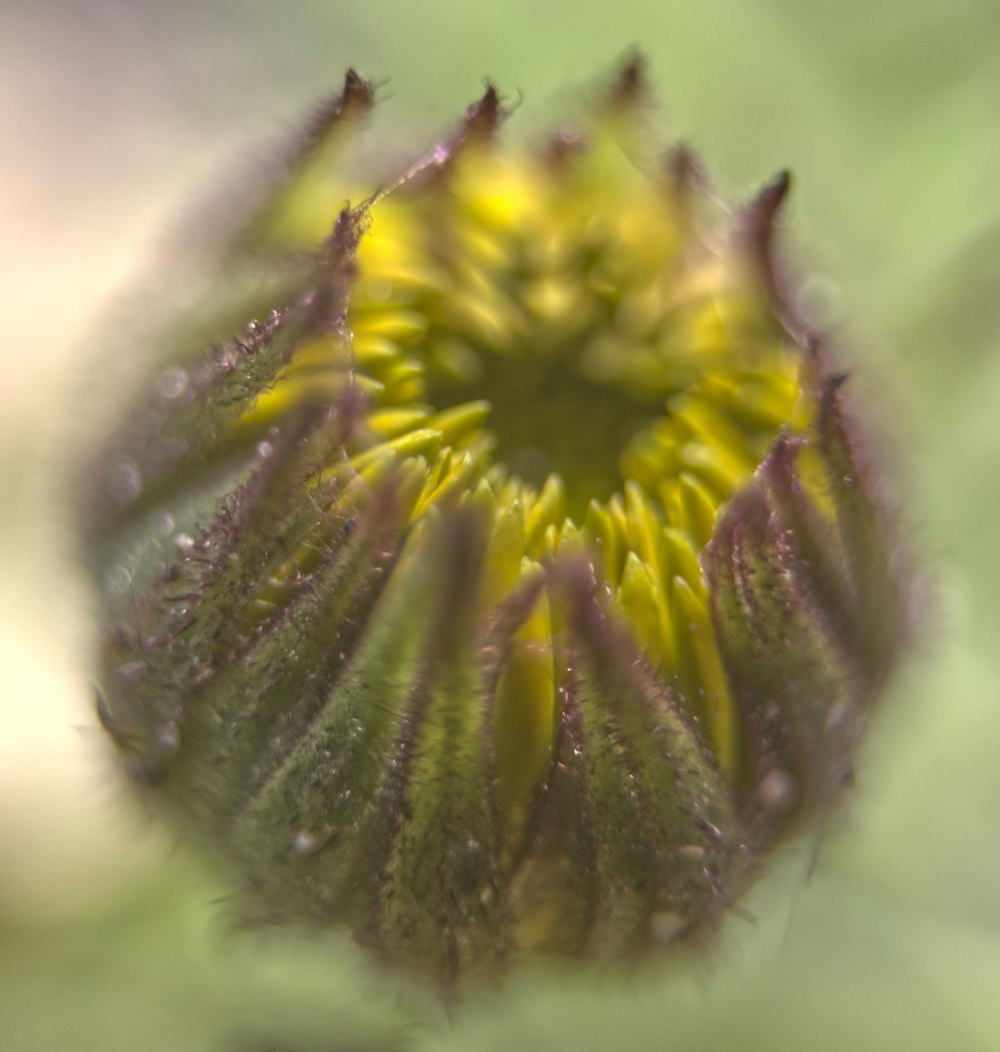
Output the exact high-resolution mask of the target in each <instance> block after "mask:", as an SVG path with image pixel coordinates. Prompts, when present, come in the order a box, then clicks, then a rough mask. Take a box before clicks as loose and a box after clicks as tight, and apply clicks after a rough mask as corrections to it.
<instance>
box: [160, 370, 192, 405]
mask: <svg viewBox="0 0 1000 1052" xmlns="http://www.w3.org/2000/svg"><path fill="white" fill-rule="evenodd" d="M156 389H157V390H158V391H159V392H160V396H161V397H162V398H165V399H166V400H167V401H168V402H175V401H176V400H177V399H178V398H182V397H183V396H184V394H185V392H186V391H187V389H188V374H187V373H186V372H185V371H184V370H183V369H166V370H165V371H164V372H163V373H161V374H160V379H159V380H158V381H157V383H156Z"/></svg>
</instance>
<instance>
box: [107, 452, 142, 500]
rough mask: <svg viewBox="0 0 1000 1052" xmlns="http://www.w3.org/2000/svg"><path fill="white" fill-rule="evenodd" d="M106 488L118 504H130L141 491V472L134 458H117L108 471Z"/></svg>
mask: <svg viewBox="0 0 1000 1052" xmlns="http://www.w3.org/2000/svg"><path fill="white" fill-rule="evenodd" d="M108 489H109V490H110V492H111V496H112V497H114V499H115V500H116V501H118V503H119V504H131V503H132V502H133V501H134V500H135V499H136V498H137V497H138V496H139V494H140V493H141V492H142V473H141V472H140V471H139V465H138V464H137V463H136V462H135V461H134V460H119V461H117V462H116V463H115V464H113V465H112V467H111V470H110V471H109V472H108Z"/></svg>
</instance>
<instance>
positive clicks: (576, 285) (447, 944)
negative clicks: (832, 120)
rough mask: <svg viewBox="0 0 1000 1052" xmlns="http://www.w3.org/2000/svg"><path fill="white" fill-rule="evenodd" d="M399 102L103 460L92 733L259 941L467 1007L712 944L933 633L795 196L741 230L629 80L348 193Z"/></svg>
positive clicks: (202, 323)
mask: <svg viewBox="0 0 1000 1052" xmlns="http://www.w3.org/2000/svg"><path fill="white" fill-rule="evenodd" d="M376 94H377V93H376V90H375V89H374V88H373V86H372V85H371V84H370V83H369V82H368V81H366V80H365V79H364V78H362V77H361V76H359V75H358V74H356V73H354V72H353V71H352V72H349V73H348V74H347V77H346V81H345V84H344V87H343V90H342V91H341V92H340V93H338V94H337V95H336V96H335V97H333V98H331V99H330V100H328V101H327V102H326V103H325V104H324V105H323V106H322V107H321V108H320V109H319V110H318V111H317V112H316V114H315V115H314V118H313V119H312V121H311V122H310V123H309V125H308V127H307V128H306V129H305V130H304V132H303V133H302V135H301V136H300V138H299V141H298V143H297V146H296V148H295V150H294V151H293V152H291V153H290V154H289V156H288V157H287V163H286V165H285V167H284V169H283V171H282V174H281V177H280V178H278V179H276V180H275V181H274V182H273V183H272V184H271V185H270V186H269V188H268V189H266V190H262V191H260V193H259V194H258V196H257V198H256V200H255V201H254V203H253V204H252V206H251V207H249V208H248V209H247V212H246V214H245V216H243V217H242V218H241V219H240V220H239V222H238V223H236V224H234V228H233V229H232V230H231V231H230V232H229V233H228V234H226V236H225V237H224V238H222V241H223V242H224V243H223V244H222V246H221V247H220V249H219V251H218V252H217V254H216V256H217V258H216V259H215V261H214V262H213V264H212V276H211V277H210V279H209V282H208V286H209V289H210V292H209V294H208V295H207V296H206V297H205V300H204V302H202V303H201V304H200V305H198V306H197V307H196V308H194V309H193V310H192V311H191V314H190V316H189V317H186V318H185V319H184V320H183V321H182V322H179V323H177V324H176V325H174V326H173V327H171V328H170V329H169V330H168V333H167V336H166V337H165V338H163V339H161V340H160V346H159V348H158V349H157V351H156V353H155V355H151V357H150V362H151V364H150V375H149V378H148V380H147V381H146V382H144V383H142V384H140V385H139V389H138V390H137V392H136V393H135V395H134V396H133V398H132V408H131V410H130V411H129V412H128V413H127V414H126V416H125V418H124V419H123V420H122V421H121V422H119V423H117V424H116V425H114V426H113V427H111V428H109V429H108V433H107V435H106V438H105V440H104V444H103V446H102V448H101V452H100V454H99V455H98V456H97V457H96V459H95V461H94V466H93V467H92V468H91V469H90V470H89V471H88V472H87V473H86V474H85V478H84V485H83V487H82V489H83V490H85V493H86V497H85V499H84V500H83V503H84V505H85V507H84V511H83V516H82V517H83V520H84V534H85V545H86V551H87V558H88V561H89V563H90V565H91V568H92V572H93V577H94V580H95V581H96V583H97V587H98V591H99V594H100V602H101V622H102V628H101V634H100V642H99V650H100V655H99V668H98V671H97V674H96V677H95V681H96V685H97V693H98V702H97V705H98V711H99V715H100V720H101V722H102V723H103V725H104V727H105V729H106V730H107V731H108V732H109V734H110V736H111V738H112V739H113V741H114V743H115V746H116V748H117V752H118V755H119V756H120V758H121V761H122V765H123V767H124V769H125V771H126V772H127V774H128V775H129V776H130V778H131V779H132V780H133V781H134V782H135V783H137V784H138V786H139V787H140V788H141V790H142V791H143V793H145V794H146V795H147V797H148V799H149V800H150V801H152V802H154V804H155V806H157V807H158V808H159V809H161V810H162V811H164V812H166V813H167V814H168V815H169V816H170V817H171V819H172V820H173V821H174V822H175V823H177V824H178V825H179V826H181V827H182V828H183V829H184V830H185V831H186V832H187V833H188V834H189V835H190V836H192V837H193V838H194V839H195V840H198V841H201V842H202V843H204V844H206V845H209V846H210V847H211V848H212V849H213V850H214V851H215V852H216V853H217V854H218V855H219V856H220V857H221V858H222V859H224V861H225V864H226V865H227V867H228V869H229V871H230V873H231V874H232V877H233V880H234V882H235V883H236V884H237V885H238V887H239V889H240V901H241V908H242V909H243V910H244V911H245V913H246V915H247V916H249V917H250V918H252V919H259V920H262V921H269V922H279V923H284V922H290V923H293V924H299V925H301V924H305V925H307V926H319V927H327V926H330V925H335V924H346V925H347V926H348V928H349V929H350V930H351V931H352V932H353V934H354V936H355V938H356V939H357V940H358V941H359V942H361V943H362V944H363V945H365V946H368V947H370V948H371V949H372V950H373V951H374V953H375V954H376V955H377V956H378V957H379V958H381V959H383V960H386V961H390V962H392V963H394V964H397V965H400V966H401V967H403V968H404V969H406V970H408V971H411V972H415V973H417V974H420V975H423V976H425V977H427V978H429V979H431V980H432V981H433V982H434V983H436V984H438V985H442V986H445V987H451V986H453V985H454V984H455V983H456V982H461V981H463V980H467V979H482V978H492V977H498V976H501V975H503V974H504V973H505V972H507V971H508V970H509V969H510V968H511V967H512V965H514V964H515V963H516V962H517V961H518V960H519V959H522V958H523V957H525V956H528V955H533V954H545V955H555V956H558V957H566V958H580V959H594V960H602V961H635V960H637V959H639V958H642V957H645V956H647V955H649V954H650V953H652V952H654V951H656V950H658V949H660V948H662V947H666V946H668V945H672V944H675V943H685V942H690V943H699V942H704V941H705V939H706V938H707V937H709V936H711V935H712V934H713V933H714V931H715V930H716V928H717V927H718V925H719V923H720V922H721V920H722V919H723V918H724V916H725V915H727V914H728V913H729V912H730V911H732V910H733V908H734V906H735V905H736V903H737V901H738V899H739V897H740V896H741V895H742V893H743V892H744V891H745V890H746V888H747V887H748V886H749V884H750V883H751V881H752V879H753V878H754V877H755V876H756V875H757V874H758V873H759V872H760V870H761V868H762V866H763V865H764V863H765V860H766V858H767V856H768V853H769V852H770V851H771V850H772V849H773V848H774V847H775V845H776V844H778V843H779V842H780V841H781V840H782V839H784V838H786V837H788V836H790V835H791V834H793V833H796V832H800V831H802V830H803V829H821V828H822V826H823V824H824V823H825V822H826V821H827V820H828V819H829V817H830V816H831V815H832V813H833V812H834V810H835V809H836V807H837V805H838V803H839V802H840V801H841V799H842V796H843V793H844V791H845V789H846V788H847V787H848V785H849V784H850V782H851V776H852V770H853V762H854V756H855V752H856V749H857V746H858V743H859V741H860V738H861V733H862V729H863V728H864V726H865V724H866V722H867V719H868V716H869V713H870V710H871V707H872V705H873V704H874V702H875V701H876V699H877V697H878V694H879V692H880V691H881V689H882V687H883V685H884V682H885V680H886V677H887V676H888V674H889V673H890V672H891V671H892V669H893V667H894V665H895V663H896V661H897V658H898V656H899V654H900V652H901V648H902V644H903V641H904V639H905V638H906V635H907V631H908V628H909V621H910V619H911V614H910V606H911V599H910V593H909V586H908V585H907V583H906V580H905V577H904V573H903V570H902V569H901V565H902V564H901V561H900V559H899V558H898V554H897V550H896V549H897V544H896V541H895V540H894V530H893V526H892V524H891V522H890V520H889V517H888V512H887V511H886V508H885V506H884V498H883V495H882V493H881V489H880V484H879V481H878V475H877V472H876V470H875V469H874V468H873V466H872V464H871V459H872V457H871V455H870V450H869V449H868V448H867V446H866V445H865V440H864V432H863V430H862V429H861V428H860V427H859V425H858V423H857V421H856V419H855V416H856V412H855V411H854V410H852V408H851V405H850V395H851V383H850V381H849V380H846V382H845V379H846V378H845V375H844V373H843V372H842V371H841V367H840V365H838V362H837V358H836V355H835V353H834V351H832V350H831V349H830V347H829V346H828V343H827V341H826V340H825V339H824V337H823V335H822V334H821V333H819V332H816V331H814V330H813V328H812V327H811V326H810V325H808V324H807V323H806V322H805V321H803V320H801V319H800V318H799V317H798V316H797V314H796V312H795V310H794V309H793V308H792V306H791V304H790V303H789V301H788V297H787V295H786V291H785V280H784V278H785V275H784V272H783V269H782V265H781V261H780V258H779V255H778V252H777V249H776V241H777V240H778V239H779V235H780V226H781V218H780V217H781V214H782V207H783V202H784V199H785V197H786V195H787V192H788V188H789V178H788V176H787V174H785V173H781V174H779V175H778V176H776V177H774V178H773V179H771V180H770V181H768V182H766V183H765V184H764V185H763V187H762V188H761V189H760V190H759V191H758V192H757V193H756V194H755V195H753V196H752V198H751V199H749V200H748V201H746V202H745V203H743V204H741V205H739V206H736V207H732V208H730V207H728V206H726V205H725V204H723V203H722V202H721V201H720V200H719V198H718V197H717V196H716V194H715V193H714V191H713V190H712V187H711V182H710V180H709V178H708V177H707V176H706V174H705V173H704V171H703V169H702V166H701V164H700V163H699V161H698V159H697V158H696V156H695V155H694V154H693V153H692V152H691V150H690V149H688V148H687V147H685V146H673V147H663V146H661V145H659V144H658V143H657V142H656V141H655V134H654V133H651V132H650V129H649V127H648V124H649V121H648V112H647V109H648V88H647V85H646V82H645V77H644V69H643V64H642V62H641V61H640V60H639V59H638V58H633V59H630V60H629V61H628V62H626V63H625V64H624V65H623V67H622V69H621V70H620V71H619V72H618V74H617V75H616V76H615V77H613V78H611V79H610V80H609V81H608V83H607V84H606V85H605V87H604V88H603V89H601V90H600V91H599V92H597V93H596V94H594V95H593V96H592V97H590V98H589V100H587V102H586V104H585V105H584V106H583V107H582V110H581V113H580V114H579V115H578V116H577V117H576V118H574V119H572V120H567V121H566V123H563V124H560V125H558V126H556V127H554V128H553V129H552V132H551V134H550V135H549V136H548V137H547V138H545V139H544V140H543V141H540V142H538V143H535V144H534V145H531V146H525V145H523V144H519V143H518V140H517V139H516V137H513V136H511V135H510V134H509V132H510V129H509V127H507V123H508V118H509V117H510V109H511V104H510V101H509V100H507V99H505V98H504V97H503V96H502V95H501V94H499V93H498V91H497V90H496V89H495V88H494V87H493V86H492V85H489V86H487V88H486V90H485V92H484V94H483V95H482V97H481V98H480V99H479V100H478V101H477V102H475V103H473V104H472V105H471V106H470V107H469V108H468V109H467V111H466V113H465V116H464V119H463V120H461V121H460V122H459V123H458V124H457V125H456V126H455V127H454V128H453V129H452V130H451V131H450V132H449V133H448V134H447V135H446V136H444V137H443V138H441V139H440V140H439V142H438V144H437V145H436V146H434V147H433V148H432V149H431V150H430V151H429V152H428V153H427V154H425V155H424V156H422V157H420V158H419V159H417V160H416V161H413V162H410V163H407V162H402V163H399V164H396V167H393V164H394V163H395V160H394V159H393V158H389V159H385V158H383V159H382V160H381V161H380V162H379V163H380V164H381V165H382V167H381V168H379V167H377V166H375V168H374V170H372V166H371V164H370V163H369V165H368V167H367V168H366V169H365V170H363V171H359V170H358V169H359V166H358V165H357V164H356V163H355V160H354V158H355V155H356V154H357V153H358V150H359V141H360V139H361V138H362V137H364V136H365V135H366V134H367V132H366V128H365V125H366V124H368V123H369V116H370V112H369V111H370V110H371V109H372V106H373V103H374V101H375V95H376ZM375 123H376V125H377V123H378V122H377V120H376V121H375ZM374 134H375V136H376V137H377V128H376V130H375V133H374Z"/></svg>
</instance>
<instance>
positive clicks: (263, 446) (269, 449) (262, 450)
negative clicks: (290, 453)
mask: <svg viewBox="0 0 1000 1052" xmlns="http://www.w3.org/2000/svg"><path fill="white" fill-rule="evenodd" d="M273 453H274V446H272V445H271V443H270V442H258V443H257V456H259V457H260V459H261V460H267V458H268V457H269V456H271V455H272V454H273Z"/></svg>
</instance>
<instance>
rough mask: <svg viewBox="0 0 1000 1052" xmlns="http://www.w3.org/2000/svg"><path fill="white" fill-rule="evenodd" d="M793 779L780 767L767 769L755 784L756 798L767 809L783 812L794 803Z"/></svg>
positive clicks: (795, 792)
mask: <svg viewBox="0 0 1000 1052" xmlns="http://www.w3.org/2000/svg"><path fill="white" fill-rule="evenodd" d="M797 795H798V791H797V788H796V785H795V779H794V778H793V777H792V775H791V774H790V773H789V772H788V771H786V770H784V769H783V768H781V767H775V768H774V769H773V770H771V771H768V772H767V774H765V775H764V777H763V778H762V779H761V780H760V783H759V784H758V786H757V799H758V800H759V801H760V803H761V805H762V806H763V807H765V808H767V810H768V811H772V812H775V813H777V814H784V813H787V812H788V811H790V810H791V809H792V807H793V805H794V804H795V798H796V796H797Z"/></svg>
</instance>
